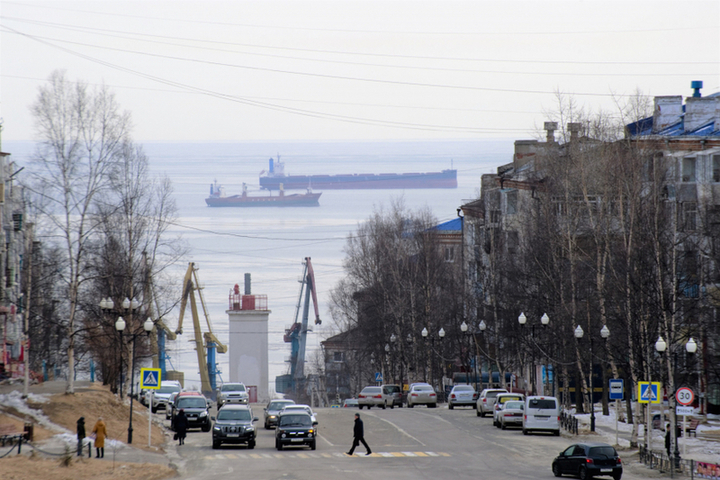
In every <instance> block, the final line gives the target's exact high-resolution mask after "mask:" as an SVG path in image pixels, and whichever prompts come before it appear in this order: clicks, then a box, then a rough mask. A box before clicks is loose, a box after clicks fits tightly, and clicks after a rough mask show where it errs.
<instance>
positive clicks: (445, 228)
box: [431, 217, 462, 232]
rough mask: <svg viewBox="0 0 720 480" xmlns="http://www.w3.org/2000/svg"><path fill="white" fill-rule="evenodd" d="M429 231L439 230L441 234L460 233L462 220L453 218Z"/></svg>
mask: <svg viewBox="0 0 720 480" xmlns="http://www.w3.org/2000/svg"><path fill="white" fill-rule="evenodd" d="M431 230H439V231H442V232H460V231H462V218H461V217H458V218H453V219H452V220H450V221H447V222H444V223H441V224H440V225H435V226H434V227H433V228H431Z"/></svg>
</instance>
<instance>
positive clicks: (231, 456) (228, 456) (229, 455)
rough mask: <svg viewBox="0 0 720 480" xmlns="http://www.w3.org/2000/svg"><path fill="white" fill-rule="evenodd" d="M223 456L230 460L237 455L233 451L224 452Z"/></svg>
mask: <svg viewBox="0 0 720 480" xmlns="http://www.w3.org/2000/svg"><path fill="white" fill-rule="evenodd" d="M225 456H226V457H227V458H229V459H230V460H235V459H237V458H238V456H237V455H235V454H234V453H226V454H225Z"/></svg>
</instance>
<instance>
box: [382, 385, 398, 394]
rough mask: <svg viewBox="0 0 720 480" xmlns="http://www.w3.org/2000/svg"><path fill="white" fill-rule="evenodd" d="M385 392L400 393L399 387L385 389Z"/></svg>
mask: <svg viewBox="0 0 720 480" xmlns="http://www.w3.org/2000/svg"><path fill="white" fill-rule="evenodd" d="M385 391H386V392H387V393H400V387H398V386H394V387H385Z"/></svg>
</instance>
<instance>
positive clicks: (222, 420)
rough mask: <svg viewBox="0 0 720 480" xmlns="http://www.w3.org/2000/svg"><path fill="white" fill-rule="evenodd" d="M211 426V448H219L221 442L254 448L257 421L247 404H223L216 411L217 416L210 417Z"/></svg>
mask: <svg viewBox="0 0 720 480" xmlns="http://www.w3.org/2000/svg"><path fill="white" fill-rule="evenodd" d="M210 419H211V420H212V421H214V422H215V423H214V424H213V428H212V448H220V446H221V445H222V444H223V443H232V444H236V445H238V444H245V445H247V447H248V448H249V449H250V450H252V449H253V448H255V437H256V433H255V426H254V425H253V423H255V422H257V421H258V418H257V417H253V414H252V409H251V408H250V407H249V406H248V405H229V404H228V405H224V406H223V407H222V408H221V409H220V410H219V411H218V413H217V418H215V417H210Z"/></svg>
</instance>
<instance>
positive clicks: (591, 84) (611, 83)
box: [0, 0, 720, 142]
mask: <svg viewBox="0 0 720 480" xmlns="http://www.w3.org/2000/svg"><path fill="white" fill-rule="evenodd" d="M0 8H1V15H2V18H1V24H2V29H0V42H1V44H0V48H1V51H0V57H1V58H0V68H1V72H0V73H1V76H0V87H1V90H0V116H2V117H3V120H4V124H3V139H4V140H6V141H8V140H30V139H32V138H33V131H32V119H31V116H30V113H29V110H28V107H29V105H31V104H32V103H33V101H34V99H35V97H36V95H37V87H38V85H40V84H42V83H43V82H44V81H45V80H46V79H47V78H48V76H49V75H50V73H51V72H52V71H53V70H55V69H65V70H66V71H67V74H68V77H69V78H70V79H73V80H83V81H86V82H88V83H91V84H95V83H101V82H105V83H106V84H107V85H109V86H111V87H112V90H113V91H114V92H115V93H116V95H117V99H118V101H119V103H120V105H121V106H122V108H123V109H126V110H128V111H130V112H131V113H132V118H133V123H134V126H135V128H134V130H133V135H134V138H135V140H136V141H140V142H142V141H152V140H158V141H162V140H165V141H245V140H283V139H286V140H290V139H292V140H341V139H415V138H422V139H448V138H527V137H531V136H533V135H534V132H535V131H536V128H537V126H539V125H542V121H543V120H544V119H545V112H547V111H551V110H553V109H554V108H555V105H556V99H555V94H554V92H555V91H561V92H563V93H564V94H567V95H570V96H573V97H574V98H575V100H576V101H577V102H578V103H579V104H580V105H585V106H587V107H589V108H591V109H594V110H595V109H599V108H604V109H612V108H613V104H614V101H615V98H614V96H622V95H629V94H633V93H634V92H635V90H636V89H640V90H641V91H642V92H643V93H644V94H647V95H650V96H654V95H678V94H682V95H689V94H690V93H691V90H690V81H691V80H703V81H704V83H705V88H704V90H703V91H704V93H711V92H715V91H718V90H720V2H718V1H716V0H713V1H692V0H684V1H671V2H658V1H622V2H609V1H552V0H549V1H529V2H516V1H474V2H448V1H438V2H417V1H413V2H410V1H407V2H398V1H380V2H367V1H355V2H353V1H328V2H308V1H256V2H241V1H207V0H203V1H199V0H198V1H192V2H191V1H185V2H182V1H153V0H150V1H148V0H145V1H142V2H129V1H118V0H113V1H103V0H96V1H85V2H71V1H62V0H58V1H41V2H36V1H2V3H0Z"/></svg>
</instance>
